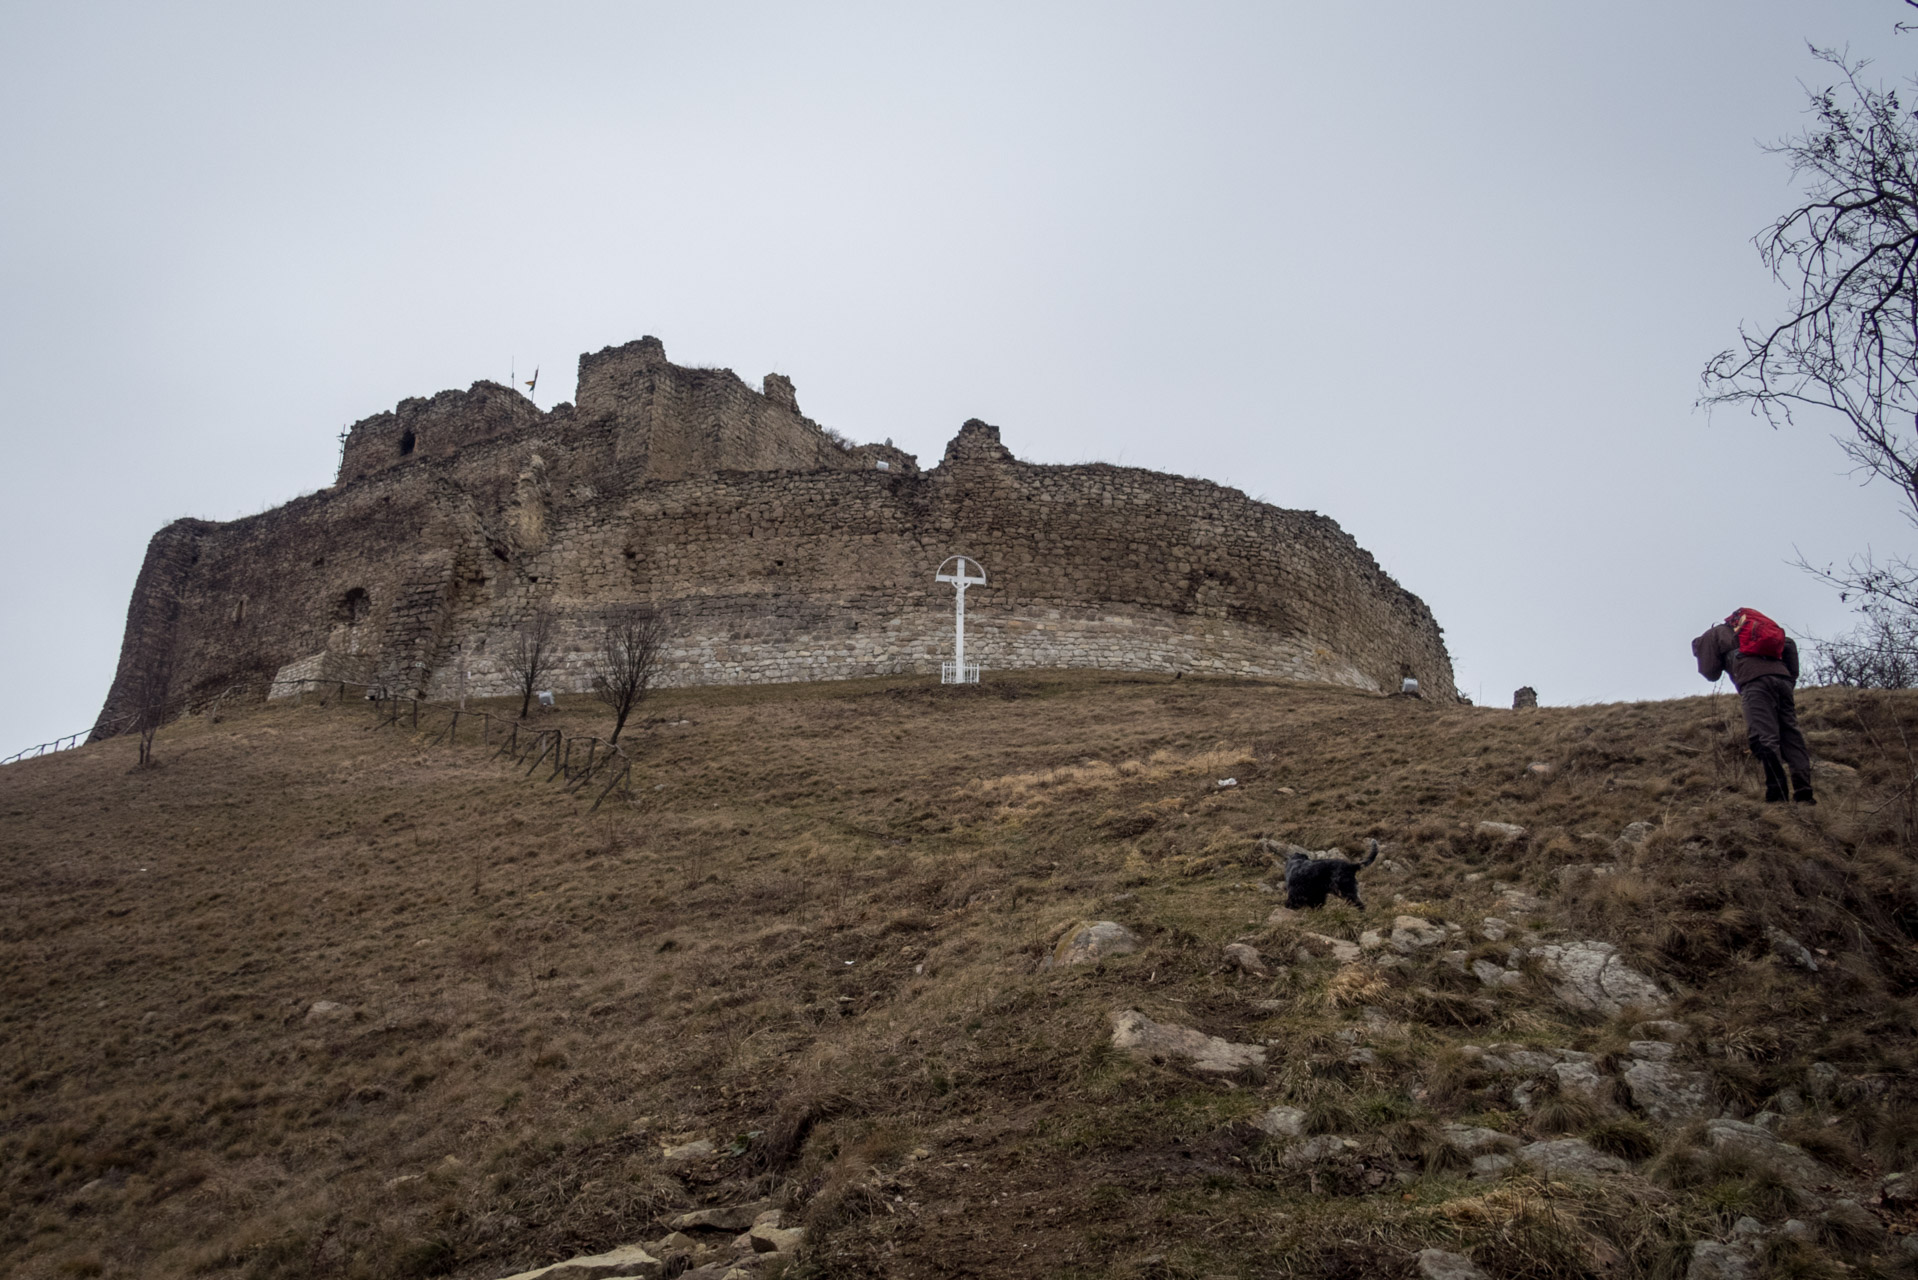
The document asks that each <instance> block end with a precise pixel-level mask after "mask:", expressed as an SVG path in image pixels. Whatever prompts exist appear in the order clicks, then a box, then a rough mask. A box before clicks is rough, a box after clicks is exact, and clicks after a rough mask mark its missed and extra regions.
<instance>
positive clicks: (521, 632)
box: [506, 609, 559, 720]
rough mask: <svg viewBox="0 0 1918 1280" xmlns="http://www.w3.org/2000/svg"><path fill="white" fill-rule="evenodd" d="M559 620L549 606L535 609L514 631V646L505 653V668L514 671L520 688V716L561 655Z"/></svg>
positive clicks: (529, 705)
mask: <svg viewBox="0 0 1918 1280" xmlns="http://www.w3.org/2000/svg"><path fill="white" fill-rule="evenodd" d="M558 633H559V624H558V620H557V619H555V618H554V617H553V614H552V611H551V610H549V609H535V610H533V614H532V616H531V617H529V618H528V619H526V621H524V622H522V623H520V625H519V629H518V630H517V631H515V632H514V633H513V647H512V648H511V649H510V650H508V651H507V654H506V669H507V670H508V671H511V672H512V673H513V683H514V686H515V687H516V688H518V689H519V693H520V698H519V718H520V719H522V720H524V719H525V718H526V713H527V712H528V711H530V710H531V709H532V706H533V693H534V691H535V690H537V689H538V688H539V686H540V682H541V681H543V680H545V679H546V677H547V676H549V675H551V674H552V672H553V668H554V666H555V665H557V663H558V659H559V640H558Z"/></svg>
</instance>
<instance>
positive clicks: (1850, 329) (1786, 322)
mask: <svg viewBox="0 0 1918 1280" xmlns="http://www.w3.org/2000/svg"><path fill="white" fill-rule="evenodd" d="M1907 4H1908V5H1910V6H1911V7H1914V8H1918V4H1913V3H1912V0H1907ZM1813 52H1814V55H1815V56H1816V57H1817V58H1818V59H1819V60H1820V61H1822V62H1825V63H1828V64H1830V66H1831V67H1833V68H1835V69H1836V72H1837V76H1836V81H1837V82H1836V83H1835V84H1833V85H1830V86H1828V87H1826V88H1824V89H1819V90H1814V91H1812V93H1811V95H1810V97H1811V102H1810V106H1811V117H1812V123H1811V125H1810V127H1809V128H1807V129H1806V130H1805V131H1804V132H1802V133H1800V134H1798V135H1796V136H1794V137H1790V138H1787V139H1785V140H1784V141H1782V142H1780V143H1778V144H1777V145H1776V146H1775V147H1774V148H1773V150H1774V151H1776V152H1777V153H1779V154H1782V155H1784V156H1785V157H1786V158H1787V159H1788V160H1789V161H1790V163H1791V167H1792V171H1793V172H1794V173H1795V174H1796V175H1797V176H1798V178H1799V180H1800V182H1801V183H1802V187H1803V193H1804V198H1803V200H1802V202H1801V203H1800V204H1799V205H1798V207H1796V208H1794V209H1792V210H1791V211H1790V212H1788V213H1786V214H1784V215H1783V216H1782V217H1780V218H1779V219H1778V220H1777V221H1775V222H1774V223H1772V225H1771V226H1770V227H1768V228H1766V230H1765V231H1763V232H1762V233H1760V234H1759V236H1758V237H1757V240H1756V243H1757V246H1758V252H1759V256H1760V257H1761V258H1762V259H1763V260H1764V263H1765V266H1766V267H1767V268H1768V269H1769V270H1770V271H1771V273H1772V276H1773V278H1774V279H1776V280H1778V281H1779V282H1780V283H1781V284H1784V285H1785V286H1786V287H1787V288H1788V289H1789V290H1790V291H1791V293H1792V295H1793V298H1792V305H1791V308H1790V313H1789V314H1788V315H1787V316H1786V318H1785V319H1783V320H1782V321H1780V322H1778V323H1777V324H1775V325H1773V326H1771V327H1769V328H1764V329H1754V330H1747V329H1745V328H1744V327H1743V326H1741V327H1740V331H1739V338H1740V344H1739V346H1738V347H1736V348H1734V349H1732V350H1729V351H1724V352H1721V353H1720V354H1719V355H1718V356H1717V357H1715V358H1714V359H1713V360H1712V361H1711V363H1709V364H1708V365H1706V367H1705V371H1704V377H1703V388H1702V392H1701V395H1700V397H1699V403H1700V404H1702V405H1704V406H1706V407H1708V408H1710V407H1716V406H1719V405H1728V404H1742V405H1745V406H1746V407H1747V408H1749V409H1750V410H1751V411H1752V412H1753V413H1757V414H1762V415H1763V416H1764V417H1765V419H1766V421H1768V422H1770V423H1771V424H1772V426H1774V427H1776V426H1778V425H1780V424H1781V423H1790V422H1792V421H1794V415H1795V414H1797V413H1799V412H1801V411H1803V410H1805V409H1812V410H1815V411H1817V416H1824V415H1826V414H1835V415H1836V416H1837V417H1838V419H1839V420H1840V421H1842V422H1843V423H1844V424H1845V426H1846V428H1847V429H1848V432H1849V434H1844V435H1840V436H1838V437H1837V441H1838V445H1839V447H1840V448H1841V449H1843V450H1844V451H1845V453H1846V455H1847V456H1848V457H1850V458H1851V460H1852V462H1853V463H1854V464H1856V466H1857V468H1858V469H1859V470H1860V471H1862V472H1864V473H1865V475H1866V476H1867V478H1869V479H1878V480H1885V481H1889V482H1890V483H1891V484H1893V485H1895V486H1896V487H1897V488H1898V490H1899V492H1900V493H1901V495H1902V496H1903V499H1904V504H1905V507H1906V512H1905V514H1906V517H1907V518H1908V519H1910V520H1912V522H1913V523H1914V524H1915V525H1918V114H1915V113H1914V112H1913V111H1912V110H1910V109H1909V108H1908V107H1906V105H1905V104H1904V102H1903V101H1902V100H1901V99H1900V97H1899V94H1898V91H1897V90H1895V89H1883V88H1878V87H1875V86H1873V85H1871V84H1868V83H1865V82H1864V81H1863V80H1862V79H1861V74H1862V72H1863V71H1864V68H1865V65H1866V64H1865V63H1863V62H1852V61H1850V60H1848V59H1847V58H1846V56H1845V55H1844V54H1842V53H1839V52H1835V51H1833V50H1828V49H1826V50H1814V51H1813ZM1801 565H1802V567H1804V568H1807V569H1810V570H1811V571H1812V572H1813V573H1816V574H1817V575H1818V576H1819V577H1821V578H1823V579H1824V580H1825V581H1827V582H1829V583H1831V584H1832V585H1833V586H1835V587H1837V588H1838V590H1839V592H1840V595H1841V598H1843V599H1845V600H1848V601H1849V600H1852V599H1854V598H1855V599H1856V600H1857V602H1858V604H1859V605H1860V607H1861V611H1862V612H1864V613H1865V615H1866V619H1867V621H1866V623H1865V625H1863V626H1862V627H1861V628H1860V629H1859V630H1858V631H1857V632H1856V633H1854V634H1853V635H1852V636H1850V637H1848V638H1846V639H1845V640H1842V641H1839V642H1837V645H1838V646H1849V647H1850V653H1851V660H1849V661H1847V662H1844V663H1840V664H1839V666H1837V667H1833V666H1832V664H1831V663H1830V662H1829V661H1828V662H1826V663H1824V664H1823V665H1825V666H1826V667H1830V668H1831V670H1829V671H1828V672H1826V674H1827V676H1828V677H1830V678H1838V679H1841V680H1845V681H1846V682H1848V683H1849V682H1852V681H1854V680H1856V679H1857V678H1858V677H1859V675H1861V674H1863V673H1864V672H1866V671H1876V672H1878V673H1879V674H1880V675H1881V676H1887V677H1891V676H1894V673H1903V672H1918V664H1914V662H1913V659H1914V658H1918V653H1912V652H1904V650H1907V649H1908V648H1909V641H1910V640H1911V639H1912V638H1913V636H1914V634H1915V633H1918V562H1914V561H1913V560H1912V559H1911V558H1910V557H1906V556H1895V557H1893V558H1891V559H1890V560H1886V561H1880V560H1877V559H1875V558H1874V557H1873V556H1872V554H1871V553H1870V552H1869V551H1867V552H1866V553H1864V554H1863V555H1861V556H1858V557H1855V558H1854V559H1853V560H1852V561H1851V562H1850V563H1849V564H1848V565H1847V566H1846V567H1845V568H1843V569H1837V568H1834V567H1830V566H1827V567H1826V568H1824V569H1822V570H1821V569H1817V568H1815V567H1813V566H1811V565H1803V562H1802V561H1801ZM1885 644H1890V645H1893V646H1894V647H1897V648H1898V649H1900V651H1901V652H1900V653H1897V654H1892V655H1889V656H1890V657H1891V658H1892V659H1893V660H1892V661H1891V662H1889V663H1866V664H1864V666H1862V667H1861V666H1859V665H1858V663H1857V661H1856V659H1857V657H1858V654H1859V652H1860V651H1861V648H1862V649H1869V648H1871V647H1872V646H1874V645H1885ZM1834 652H1836V650H1834ZM1840 668H1843V669H1840ZM1847 677H1849V679H1847ZM1867 678H1869V677H1867ZM1895 678H1896V679H1899V680H1903V679H1905V677H1904V676H1903V675H1902V674H1896V675H1895Z"/></svg>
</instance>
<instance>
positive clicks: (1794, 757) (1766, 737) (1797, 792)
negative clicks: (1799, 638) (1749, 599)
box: [1692, 609, 1818, 804]
mask: <svg viewBox="0 0 1918 1280" xmlns="http://www.w3.org/2000/svg"><path fill="white" fill-rule="evenodd" d="M1692 656H1693V657H1695V658H1697V659H1698V674H1699V675H1701V676H1704V677H1705V678H1706V679H1707V680H1716V679H1718V677H1719V676H1721V675H1724V674H1726V673H1727V672H1729V673H1730V674H1731V678H1732V687H1733V688H1734V689H1736V690H1738V700H1739V701H1740V702H1741V703H1743V704H1744V707H1745V738H1746V741H1748V742H1749V743H1751V749H1752V754H1753V755H1754V756H1756V757H1758V763H1759V764H1760V765H1762V766H1764V770H1765V799H1766V800H1768V801H1778V800H1795V801H1797V802H1798V803H1799V804H1817V803H1818V801H1817V798H1816V797H1814V796H1813V795H1812V791H1811V753H1810V752H1809V751H1807V750H1806V749H1805V735H1804V734H1802V733H1800V732H1799V731H1798V710H1797V708H1796V707H1794V706H1793V705H1792V689H1793V688H1794V687H1795V686H1796V685H1797V683H1798V644H1797V642H1796V641H1794V640H1793V639H1792V638H1791V637H1790V636H1788V635H1786V634H1785V629H1784V628H1783V627H1781V626H1779V625H1778V624H1777V623H1776V622H1773V621H1772V620H1771V619H1770V618H1767V617H1766V616H1765V615H1764V614H1762V613H1760V612H1758V610H1756V609H1739V610H1736V611H1734V612H1733V613H1732V615H1731V616H1730V617H1728V618H1726V619H1725V620H1724V621H1723V622H1721V623H1719V624H1718V625H1717V626H1715V627H1713V628H1712V629H1711V630H1710V631H1707V632H1706V633H1705V634H1704V635H1702V636H1700V637H1698V639H1696V640H1694V641H1692Z"/></svg>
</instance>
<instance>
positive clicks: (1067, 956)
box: [1048, 920, 1139, 969]
mask: <svg viewBox="0 0 1918 1280" xmlns="http://www.w3.org/2000/svg"><path fill="white" fill-rule="evenodd" d="M1138 949H1139V935H1138V934H1136V933H1134V932H1132V930H1130V929H1128V928H1126V927H1125V926H1124V925H1122V924H1120V923H1119V922H1118V921H1116V920H1087V921H1084V922H1082V923H1080V924H1077V925H1074V926H1073V927H1072V928H1069V929H1067V930H1066V932H1065V936H1064V937H1062V938H1060V939H1059V944H1058V945H1057V946H1055V947H1054V948H1053V949H1052V955H1051V956H1050V957H1048V967H1051V966H1055V965H1056V966H1057V967H1059V968H1062V969H1063V968H1065V967H1066V966H1068V965H1075V964H1093V963H1095V962H1097V961H1100V960H1104V959H1107V958H1108V957H1111V956H1122V955H1126V954H1128V953H1130V952H1133V951H1137V950H1138Z"/></svg>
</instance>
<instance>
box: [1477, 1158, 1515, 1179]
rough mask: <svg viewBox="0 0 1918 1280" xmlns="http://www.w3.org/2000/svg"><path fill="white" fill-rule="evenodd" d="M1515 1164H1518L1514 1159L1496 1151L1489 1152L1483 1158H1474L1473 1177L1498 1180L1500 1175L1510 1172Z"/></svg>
mask: <svg viewBox="0 0 1918 1280" xmlns="http://www.w3.org/2000/svg"><path fill="white" fill-rule="evenodd" d="M1515 1163H1517V1162H1516V1161H1514V1160H1513V1159H1512V1157H1510V1156H1508V1155H1503V1154H1501V1153H1499V1152H1496V1151H1492V1152H1487V1153H1486V1154H1485V1155H1482V1156H1473V1157H1472V1176H1473V1177H1474V1178H1496V1177H1498V1176H1499V1175H1500V1174H1502V1173H1505V1172H1508V1171H1509V1170H1510V1169H1511V1168H1512V1166H1513V1165H1514V1164H1515Z"/></svg>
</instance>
